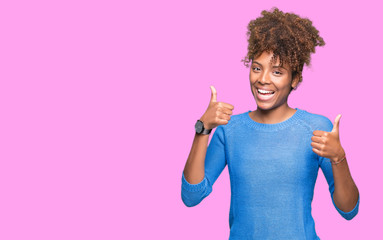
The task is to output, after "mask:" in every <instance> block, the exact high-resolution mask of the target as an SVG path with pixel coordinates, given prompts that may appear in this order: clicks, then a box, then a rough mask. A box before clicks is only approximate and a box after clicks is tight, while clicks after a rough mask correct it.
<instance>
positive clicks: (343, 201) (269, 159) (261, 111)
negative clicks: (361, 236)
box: [181, 8, 359, 240]
mask: <svg viewBox="0 0 383 240" xmlns="http://www.w3.org/2000/svg"><path fill="white" fill-rule="evenodd" d="M262 15H263V16H262V17H259V18H257V19H256V20H252V21H250V23H249V25H248V32H247V35H248V36H249V39H248V42H249V45H248V54H247V56H246V57H245V59H244V63H245V65H246V66H247V67H248V65H247V63H249V62H250V60H251V69H250V89H251V92H252V94H253V96H254V98H255V101H256V103H257V109H256V110H255V111H248V112H244V113H241V114H237V115H232V114H233V109H234V106H233V105H231V104H228V103H223V102H217V95H216V94H217V92H216V90H215V88H214V87H211V90H212V97H211V100H210V104H209V106H208V108H207V110H206V112H205V113H204V114H203V116H202V117H201V118H200V119H199V120H198V121H197V123H196V126H195V128H196V135H195V138H194V141H193V145H192V149H191V151H190V154H189V157H188V159H187V162H186V165H185V169H184V171H183V174H182V190H181V196H182V200H183V202H184V204H185V205H186V206H189V207H192V206H195V205H197V204H199V203H200V202H201V201H202V200H203V199H204V198H205V197H207V196H208V195H209V194H210V193H211V192H212V186H213V184H214V182H215V181H216V180H217V178H218V176H219V175H220V174H221V172H222V170H223V169H224V167H225V166H226V165H227V166H228V170H229V175H230V184H231V205H230V212H229V226H230V238H229V239H273V240H275V239H320V238H319V237H318V236H317V234H316V231H315V223H314V220H313V217H312V215H311V202H312V199H313V194H314V186H315V182H316V179H317V175H318V170H319V168H321V169H322V171H323V174H324V176H325V178H326V180H327V183H328V185H329V191H330V196H331V199H332V202H333V205H334V207H335V209H336V210H337V211H338V212H339V214H340V215H341V216H342V217H343V218H345V219H347V220H351V219H352V218H353V217H354V216H355V215H356V214H357V213H358V209H359V191H358V188H357V186H356V185H355V183H354V181H353V179H352V177H351V174H350V171H349V168H348V164H347V159H346V158H345V151H344V149H343V148H342V146H341V144H340V140H339V119H340V115H338V116H337V118H336V119H335V124H334V125H333V124H332V122H331V121H330V120H329V119H328V118H327V117H325V116H322V115H319V114H313V113H310V112H308V111H305V110H302V109H299V108H291V107H289V106H288V104H287V99H288V96H289V94H290V93H291V91H292V90H293V89H294V90H295V89H296V88H297V86H298V84H299V83H300V82H301V81H302V70H303V64H304V63H306V65H310V54H311V53H314V52H315V47H316V46H323V45H324V44H325V42H324V41H323V39H322V38H321V37H320V36H319V35H318V33H319V32H318V30H317V29H315V28H314V26H312V22H311V21H310V20H309V19H302V18H300V17H299V16H298V15H295V14H292V13H283V12H282V11H280V10H279V9H278V8H273V9H272V11H271V12H267V11H262ZM231 115H232V116H231ZM215 127H217V128H216V130H215V132H214V135H213V137H212V139H211V142H210V144H209V146H207V145H208V139H209V133H210V131H211V129H213V128H215Z"/></svg>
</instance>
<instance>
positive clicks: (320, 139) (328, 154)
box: [311, 114, 345, 161]
mask: <svg viewBox="0 0 383 240" xmlns="http://www.w3.org/2000/svg"><path fill="white" fill-rule="evenodd" d="M341 117H342V115H341V114H339V115H338V116H337V117H336V118H335V122H334V126H333V128H332V131H331V132H326V131H320V130H315V131H313V135H314V136H312V137H311V146H312V147H313V149H312V150H313V151H314V152H315V153H316V154H318V155H319V156H321V157H325V158H328V159H331V160H334V161H338V160H340V159H341V158H343V157H344V155H345V152H344V149H343V148H342V146H341V144H340V139H339V120H340V118H341Z"/></svg>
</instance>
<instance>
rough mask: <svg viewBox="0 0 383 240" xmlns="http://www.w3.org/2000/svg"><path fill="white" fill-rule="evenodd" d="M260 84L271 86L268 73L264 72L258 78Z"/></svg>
mask: <svg viewBox="0 0 383 240" xmlns="http://www.w3.org/2000/svg"><path fill="white" fill-rule="evenodd" d="M258 82H259V83H261V84H269V83H270V76H269V74H268V72H267V71H264V72H263V73H262V74H261V75H260V76H259V78H258Z"/></svg>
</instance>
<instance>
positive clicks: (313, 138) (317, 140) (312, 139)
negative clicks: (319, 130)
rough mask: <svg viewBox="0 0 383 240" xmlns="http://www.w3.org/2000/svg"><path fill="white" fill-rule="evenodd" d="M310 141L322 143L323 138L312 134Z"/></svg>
mask: <svg viewBox="0 0 383 240" xmlns="http://www.w3.org/2000/svg"><path fill="white" fill-rule="evenodd" d="M311 141H313V142H316V143H323V141H324V140H323V138H322V137H318V136H312V137H311Z"/></svg>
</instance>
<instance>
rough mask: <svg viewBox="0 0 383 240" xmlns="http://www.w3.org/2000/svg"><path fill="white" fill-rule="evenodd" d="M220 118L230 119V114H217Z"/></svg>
mask: <svg viewBox="0 0 383 240" xmlns="http://www.w3.org/2000/svg"><path fill="white" fill-rule="evenodd" d="M218 117H219V118H220V119H223V120H227V121H229V120H230V118H231V117H230V115H227V114H225V113H221V114H220V115H219V116H218Z"/></svg>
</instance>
